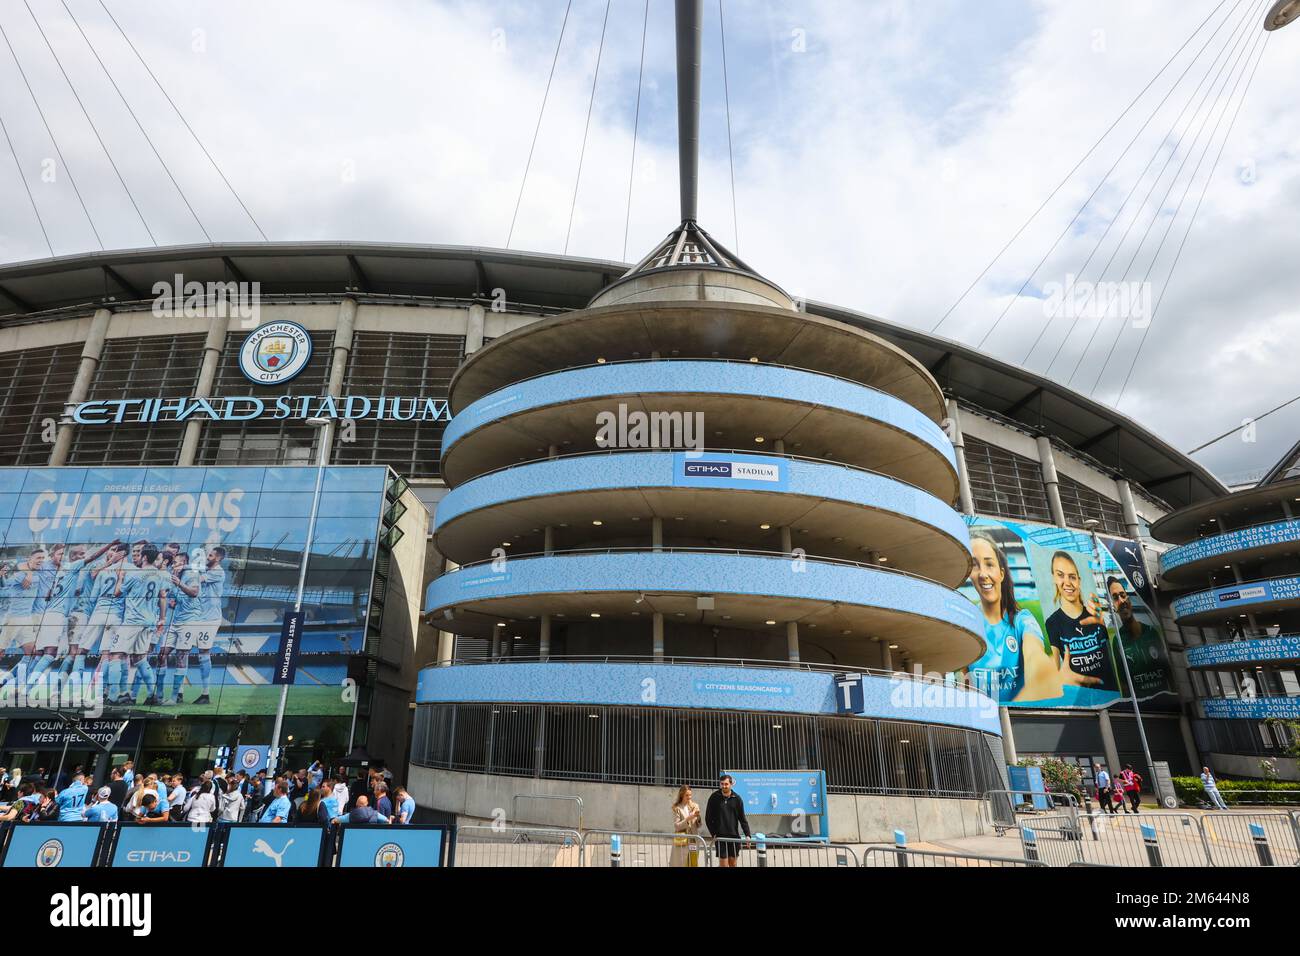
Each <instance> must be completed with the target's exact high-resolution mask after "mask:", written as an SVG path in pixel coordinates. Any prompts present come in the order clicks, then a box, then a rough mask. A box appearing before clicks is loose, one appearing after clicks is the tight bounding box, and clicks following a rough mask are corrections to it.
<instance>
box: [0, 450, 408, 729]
mask: <svg viewBox="0 0 1300 956" xmlns="http://www.w3.org/2000/svg"><path fill="white" fill-rule="evenodd" d="M387 475H388V472H387V470H386V469H384V468H382V467H355V468H327V469H325V473H324V477H323V482H322V491H321V497H320V508H319V516H318V519H317V524H316V529H315V534H314V535H313V538H312V541H311V547H310V550H309V552H308V547H307V531H308V524H309V519H310V512H311V505H312V499H313V491H314V488H315V480H316V471H315V469H311V468H32V469H23V468H6V469H0V529H2V530H3V539H2V540H0V694H3V695H4V696H5V697H6V698H8V700H9V702H10V704H11V705H12V704H15V703H17V704H19V705H21V701H22V699H24V695H27V694H29V692H31V691H32V690H33V689H34V688H42V687H43V688H51V687H60V686H66V685H76V686H80V687H83V688H84V687H93V688H94V690H95V696H96V698H97V699H98V700H100V701H101V702H102V703H103V704H104V705H105V706H107V707H110V708H111V707H131V708H135V709H137V710H139V709H148V710H156V711H158V712H161V713H166V714H169V715H177V716H179V715H183V714H250V715H251V714H268V713H274V711H275V707H276V704H277V702H278V699H279V687H278V686H276V685H274V684H273V672H274V667H275V660H276V651H277V649H278V645H279V637H280V632H281V628H282V625H283V622H284V616H285V614H286V613H287V612H289V611H291V610H292V609H293V605H294V601H295V597H296V593H297V584H298V575H299V570H300V567H301V564H302V560H303V555H304V552H308V553H307V559H308V563H307V577H306V585H305V589H304V594H303V612H304V619H303V630H302V643H301V647H300V657H299V666H298V668H297V671H296V674H295V676H294V681H293V685H292V686H291V687H290V692H289V705H288V706H289V712H290V713H310V714H341V713H348V712H350V705H348V704H347V703H345V702H344V701H343V699H342V695H341V693H340V687H341V685H342V684H343V682H344V678H345V677H346V673H347V661H348V658H349V657H350V656H351V655H355V654H361V653H363V652H364V639H365V621H366V618H367V614H368V611H369V604H370V588H371V581H372V578H373V574H374V560H375V548H376V543H375V542H376V532H377V528H378V525H379V520H380V515H381V513H382V509H383V502H384V487H385V482H386V480H387Z"/></svg>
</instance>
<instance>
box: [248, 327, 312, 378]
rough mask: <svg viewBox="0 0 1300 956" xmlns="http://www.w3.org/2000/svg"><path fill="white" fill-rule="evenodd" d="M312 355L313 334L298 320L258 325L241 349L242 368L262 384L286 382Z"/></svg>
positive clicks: (305, 365)
mask: <svg viewBox="0 0 1300 956" xmlns="http://www.w3.org/2000/svg"><path fill="white" fill-rule="evenodd" d="M310 358H311V336H310V335H309V334H308V333H307V330H306V329H304V328H303V327H302V326H301V325H299V324H298V323H297V322H269V323H267V324H266V325H263V326H261V327H260V328H257V329H255V330H254V331H253V332H252V333H251V334H250V335H249V336H248V338H246V339H245V340H244V344H243V345H242V346H241V347H240V350H239V368H240V371H242V372H243V373H244V375H245V377H247V378H248V379H250V380H251V381H254V382H257V383H258V384H259V385H275V384H278V383H280V382H287V381H288V380H289V379H291V378H293V377H294V376H295V375H297V374H298V373H299V372H301V371H302V370H303V369H304V368H306V367H307V362H308V360H309V359H310Z"/></svg>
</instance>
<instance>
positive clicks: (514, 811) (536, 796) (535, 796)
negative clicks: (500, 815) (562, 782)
mask: <svg viewBox="0 0 1300 956" xmlns="http://www.w3.org/2000/svg"><path fill="white" fill-rule="evenodd" d="M520 800H562V801H564V802H565V803H572V804H573V805H574V806H576V807H577V808H578V826H577V829H579V830H581V829H582V797H568V796H561V795H557V794H552V793H516V794H515V795H514V796H513V797H511V798H510V822H511V823H513V824H515V825H516V826H518V825H519V801H520Z"/></svg>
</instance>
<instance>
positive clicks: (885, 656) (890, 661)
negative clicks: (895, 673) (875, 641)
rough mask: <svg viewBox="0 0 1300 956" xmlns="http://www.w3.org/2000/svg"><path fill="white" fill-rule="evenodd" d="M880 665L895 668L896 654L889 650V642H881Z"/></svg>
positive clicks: (888, 668) (889, 669)
mask: <svg viewBox="0 0 1300 956" xmlns="http://www.w3.org/2000/svg"><path fill="white" fill-rule="evenodd" d="M880 666H881V668H882V669H884V670H887V671H892V670H893V669H894V655H893V653H892V652H891V651H890V650H889V642H888V641H881V642H880Z"/></svg>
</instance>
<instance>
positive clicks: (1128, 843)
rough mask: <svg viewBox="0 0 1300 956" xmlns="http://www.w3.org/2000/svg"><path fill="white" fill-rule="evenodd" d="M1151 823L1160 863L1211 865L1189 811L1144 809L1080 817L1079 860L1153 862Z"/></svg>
mask: <svg viewBox="0 0 1300 956" xmlns="http://www.w3.org/2000/svg"><path fill="white" fill-rule="evenodd" d="M1144 826H1145V827H1150V828H1151V830H1153V831H1154V833H1155V840H1156V843H1157V846H1158V848H1159V851H1160V863H1159V865H1161V866H1210V865H1211V864H1210V854H1209V850H1208V849H1207V847H1206V845H1205V836H1204V834H1203V833H1202V831H1201V827H1200V824H1199V823H1198V822H1197V820H1196V818H1195V817H1194V816H1192V814H1190V813H1177V812H1172V811H1154V812H1153V811H1147V812H1144V813H1137V814H1131V813H1129V814H1125V813H1116V814H1111V813H1106V812H1104V811H1100V810H1097V811H1093V812H1092V813H1089V814H1086V815H1085V817H1084V819H1083V829H1084V834H1085V839H1084V841H1083V844H1082V845H1081V846H1080V848H1079V849H1080V851H1081V852H1080V858H1079V859H1080V862H1084V863H1094V864H1099V865H1102V866H1140V867H1145V866H1152V865H1155V864H1153V863H1152V861H1151V856H1150V852H1149V849H1148V847H1147V834H1144V833H1143V830H1142V828H1143V827H1144Z"/></svg>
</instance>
